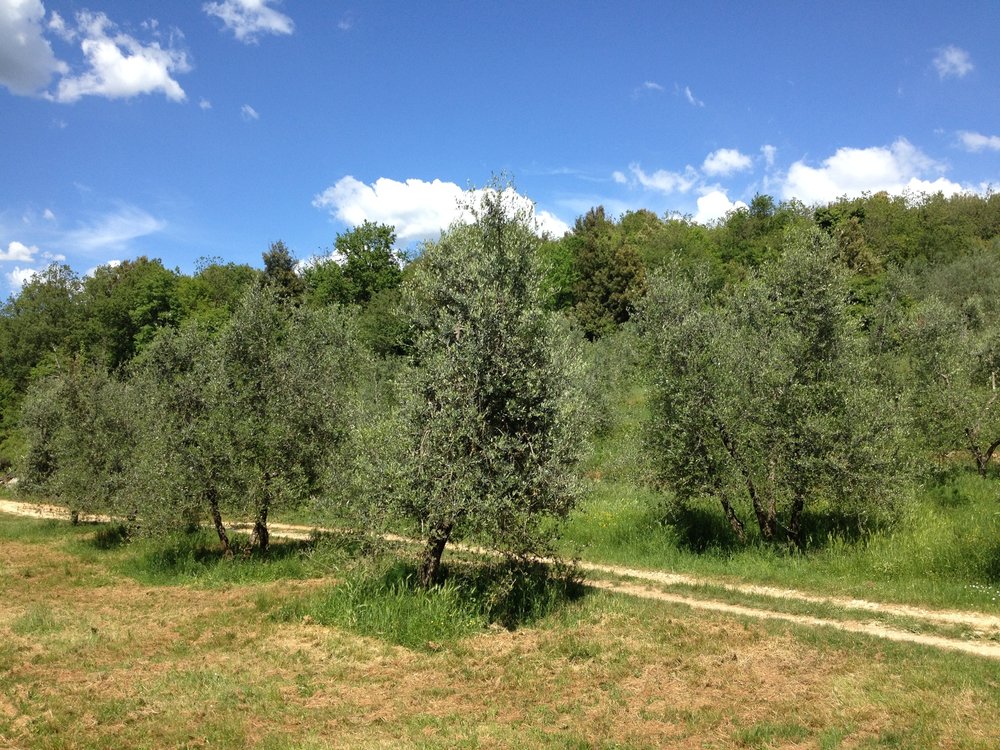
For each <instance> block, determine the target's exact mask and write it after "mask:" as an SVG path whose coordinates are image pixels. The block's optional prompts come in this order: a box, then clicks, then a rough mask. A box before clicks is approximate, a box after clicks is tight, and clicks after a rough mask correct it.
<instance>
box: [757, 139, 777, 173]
mask: <svg viewBox="0 0 1000 750" xmlns="http://www.w3.org/2000/svg"><path fill="white" fill-rule="evenodd" d="M760 152H761V153H762V154H763V155H764V163H765V164H766V165H767V168H768V169H770V168H771V167H773V166H774V157H775V156H776V155H777V153H778V149H777V148H775V147H774V146H771V145H770V144H765V145H763V146H761V147H760Z"/></svg>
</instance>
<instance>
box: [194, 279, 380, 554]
mask: <svg viewBox="0 0 1000 750" xmlns="http://www.w3.org/2000/svg"><path fill="white" fill-rule="evenodd" d="M209 357H210V359H209V362H208V374H207V378H206V382H207V399H208V401H209V404H210V409H209V411H208V414H207V419H206V427H207V438H208V446H209V448H208V449H209V451H210V453H211V454H212V455H213V456H218V457H219V467H220V468H219V471H218V475H217V480H218V486H219V492H220V495H221V497H222V499H223V501H222V502H223V507H224V508H225V509H227V510H228V511H229V513H231V514H232V515H233V516H236V517H242V518H251V519H253V520H254V522H255V531H254V534H255V537H256V541H258V542H259V543H260V544H261V546H264V547H266V546H267V530H266V526H267V518H268V515H269V513H270V512H271V511H273V510H277V509H280V508H290V507H297V506H301V505H302V504H304V503H305V502H307V500H308V499H309V498H310V497H311V496H313V495H314V494H316V493H317V492H319V491H321V490H322V489H324V486H323V485H324V479H325V478H327V477H328V476H329V473H330V471H331V470H332V468H333V467H332V464H333V463H334V462H336V461H337V459H338V458H339V456H338V453H339V450H340V448H341V446H342V445H343V443H344V440H345V438H346V436H347V432H348V428H349V422H350V418H351V415H350V409H351V398H350V392H351V383H352V381H353V380H354V378H355V376H356V373H357V370H358V368H359V367H360V366H361V361H360V357H359V356H358V353H357V351H356V348H355V346H354V344H353V336H352V335H351V331H350V328H349V326H348V323H347V321H346V319H345V318H344V316H343V314H342V313H341V312H340V311H339V310H337V309H335V308H329V309H325V310H320V311H313V310H307V309H304V308H293V309H289V308H288V307H287V306H285V305H283V304H282V303H281V301H280V300H279V299H278V298H276V295H275V292H274V291H273V290H272V289H270V288H255V289H251V290H250V291H249V292H248V293H247V295H246V296H245V297H244V299H243V301H242V302H241V304H240V306H239V308H238V309H237V310H236V312H235V313H234V315H233V317H232V319H231V320H230V321H229V323H228V324H227V325H226V326H225V327H224V328H223V329H222V330H221V331H220V332H219V335H218V337H217V339H216V340H215V342H214V345H213V346H212V347H211V349H210V351H209Z"/></svg>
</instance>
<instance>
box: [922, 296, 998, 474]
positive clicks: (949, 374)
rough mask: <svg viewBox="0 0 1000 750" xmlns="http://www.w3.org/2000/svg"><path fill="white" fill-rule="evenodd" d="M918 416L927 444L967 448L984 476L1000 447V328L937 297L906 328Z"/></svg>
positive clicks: (934, 447) (942, 449)
mask: <svg viewBox="0 0 1000 750" xmlns="http://www.w3.org/2000/svg"><path fill="white" fill-rule="evenodd" d="M907 333H908V336H907V343H908V352H909V355H910V364H911V372H912V375H913V378H912V382H913V400H914V419H915V422H916V426H917V430H918V433H919V434H920V435H921V436H922V437H923V439H924V444H925V446H926V447H927V448H928V449H930V450H932V451H935V452H937V453H939V454H942V455H944V454H947V453H950V452H951V451H956V450H960V451H968V452H969V455H971V457H972V459H973V461H974V462H975V465H976V470H977V471H978V472H979V475H980V476H983V477H985V476H986V472H987V469H988V467H989V465H990V462H991V461H992V459H993V455H994V454H995V453H996V451H997V449H998V448H1000V390H998V389H997V386H998V383H997V377H998V373H1000V330H997V328H996V327H995V326H985V325H984V326H978V327H977V326H975V324H974V323H970V321H969V320H968V318H967V316H966V315H964V314H963V311H962V310H960V309H957V308H955V307H954V306H952V305H949V304H947V303H945V302H943V301H941V300H940V299H938V298H936V297H930V298H928V299H926V300H924V301H922V302H921V303H920V304H919V305H917V306H916V307H915V308H914V309H913V311H912V313H911V317H910V321H909V326H908V329H907Z"/></svg>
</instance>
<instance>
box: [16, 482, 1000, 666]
mask: <svg viewBox="0 0 1000 750" xmlns="http://www.w3.org/2000/svg"><path fill="white" fill-rule="evenodd" d="M0 512H4V513H10V514H13V515H19V516H30V517H34V518H48V519H57V520H68V519H69V513H68V511H67V510H66V509H65V508H62V507H59V506H54V505H40V504H34V503H19V502H14V501H11V500H2V499H0ZM80 520H81V521H85V522H107V521H109V520H111V519H109V518H108V517H106V516H81V517H80ZM270 528H271V533H272V536H275V537H282V538H286V539H308V538H309V537H310V535H311V534H312V533H313V532H314V531H320V532H322V531H324V530H327V531H328V529H322V528H314V527H310V526H301V525H293V524H280V523H275V524H271V525H270ZM391 538H392V539H393V540H394V541H404V542H409V541H413V540H408V539H404V538H402V537H396V536H393V537H391ZM455 547H456V549H464V550H466V551H472V552H483V551H484V550H479V549H477V548H474V547H464V548H463V547H462V546H460V545H455ZM578 566H579V568H580V569H582V570H584V571H589V572H593V573H600V574H604V575H611V576H616V577H618V578H620V579H624V580H621V581H609V580H590V581H588V582H587V585H588V586H590V587H592V588H596V589H602V590H606V591H613V592H615V593H619V594H624V595H626V596H633V597H638V598H641V599H650V600H654V601H663V602H670V603H673V604H682V605H686V606H688V607H691V608H692V609H697V610H707V611H712V612H718V613H723V614H730V615H734V616H738V617H752V618H759V619H765V620H781V621H784V622H788V623H792V624H796V625H803V626H807V627H816V628H819V627H827V628H833V629H835V630H840V631H844V632H849V633H859V634H865V635H869V636H874V637H876V638H884V639H887V640H891V641H900V642H906V643H914V644H919V645H923V646H930V647H932V648H937V649H942V650H948V651H961V652H964V653H968V654H973V655H976V656H980V657H985V658H990V659H998V660H1000V642H997V641H996V640H978V639H977V640H973V639H964V638H954V637H946V636H940V635H929V634H923V633H914V632H910V631H908V630H903V629H899V628H893V627H890V626H887V625H885V624H883V623H879V622H873V621H861V620H833V619H824V618H819V617H811V616H807V615H799V614H791V613H787V612H779V611H774V610H770V609H765V608H761V607H752V606H746V605H740V604H732V603H729V602H724V601H718V600H715V599H710V598H704V597H695V596H685V595H683V594H677V593H673V592H668V591H664V590H662V589H659V588H656V587H655V586H656V585H661V586H691V587H697V586H714V587H716V588H721V589H724V590H727V591H732V592H735V593H740V594H746V595H753V596H760V597H768V598H772V599H774V600H775V601H776V602H778V601H781V600H785V601H796V602H806V603H810V604H820V605H828V606H833V607H837V608H839V609H843V610H848V611H856V612H869V613H873V614H879V615H887V616H898V617H906V618H910V619H912V620H918V621H923V622H926V623H932V624H938V625H951V626H965V627H969V628H972V629H973V630H974V631H975V633H976V635H977V636H980V637H982V638H986V639H991V638H996V637H997V636H1000V617H997V616H995V615H990V614H986V613H982V612H970V611H953V610H931V609H924V608H920V607H913V606H908V605H903V604H886V603H882V602H873V601H868V600H864V599H849V598H844V597H830V596H818V595H815V594H810V593H808V592H805V591H798V590H795V589H784V588H777V587H772V586H757V585H749V584H737V583H729V582H726V581H722V580H718V579H712V578H701V577H697V576H691V575H685V574H681V573H671V572H669V571H656V570H640V569H635V568H626V567H621V566H615V565H603V564H598V563H590V562H584V561H581V562H579V563H578ZM649 584H653V585H649Z"/></svg>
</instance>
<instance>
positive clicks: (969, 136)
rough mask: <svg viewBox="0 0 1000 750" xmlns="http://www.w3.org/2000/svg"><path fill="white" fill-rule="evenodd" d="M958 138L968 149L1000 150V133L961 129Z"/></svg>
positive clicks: (975, 150)
mask: <svg viewBox="0 0 1000 750" xmlns="http://www.w3.org/2000/svg"><path fill="white" fill-rule="evenodd" d="M958 140H959V142H960V143H961V144H962V147H963V148H965V150H966V151H972V152H977V151H984V150H990V151H1000V135H983V134H982V133H971V132H969V131H968V130H960V131H959V133H958Z"/></svg>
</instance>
